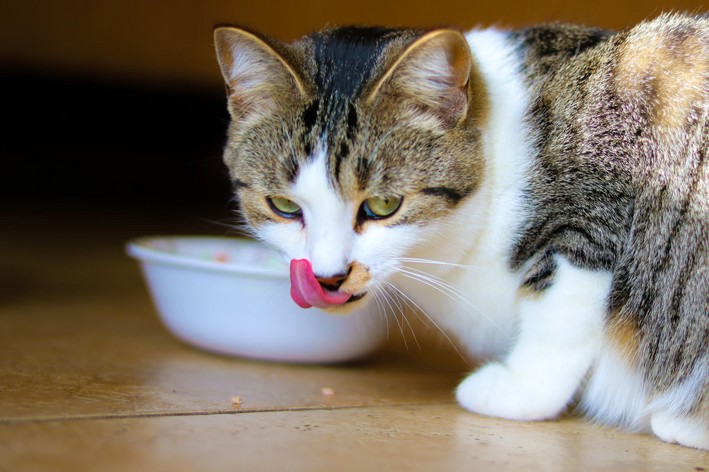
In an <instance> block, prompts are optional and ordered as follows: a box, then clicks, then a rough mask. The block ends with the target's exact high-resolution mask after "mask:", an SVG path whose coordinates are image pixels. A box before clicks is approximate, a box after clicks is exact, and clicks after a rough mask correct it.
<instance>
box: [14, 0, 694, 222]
mask: <svg viewBox="0 0 709 472" xmlns="http://www.w3.org/2000/svg"><path fill="white" fill-rule="evenodd" d="M700 5H701V3H700V2H698V1H687V0H677V1H672V2H671V1H660V0H630V1H624V2H621V1H619V0H595V1H592V2H578V1H576V2H574V1H563V0H546V1H537V2H519V1H501V0H494V1H493V0H486V1H477V2H476V1H473V0H466V1H463V0H430V1H429V2H427V3H418V4H414V3H413V2H412V1H411V0H406V1H404V0H394V1H386V0H356V1H347V2H340V1H338V0H328V1H325V0H311V1H300V2H295V1H293V0H270V1H269V0H201V1H190V0H171V1H155V0H0V88H2V90H3V91H4V94H3V102H2V106H0V119H1V120H2V121H3V123H4V125H3V135H2V136H3V139H1V140H0V159H2V165H3V170H2V171H1V172H0V207H7V208H19V211H21V212H23V213H24V214H27V215H28V220H29V219H31V215H33V214H35V213H36V212H37V211H40V210H41V211H45V212H47V211H49V212H52V213H58V212H60V211H61V212H63V211H66V209H67V208H70V209H71V208H81V209H82V213H83V212H86V214H87V215H91V218H94V219H95V218H99V217H103V218H105V217H106V215H107V212H108V210H107V208H108V207H109V206H111V207H113V208H116V211H117V212H118V213H121V214H123V215H126V214H132V213H134V212H143V213H145V212H151V213H152V214H156V215H163V217H164V215H166V214H167V213H166V212H170V215H178V216H179V215H187V214H192V215H216V216H215V219H219V218H221V215H223V214H227V215H230V214H231V211H232V210H231V209H230V208H229V201H230V200H231V195H232V194H231V189H230V182H229V178H228V176H227V175H226V170H225V168H224V165H223V164H222V160H221V154H222V148H223V145H224V139H225V130H226V127H227V124H228V121H229V117H228V115H227V113H226V106H225V99H224V88H223V85H222V83H221V77H220V73H219V69H218V67H217V63H216V60H215V57H214V51H213V45H212V27H213V25H215V24H218V23H236V24H241V25H244V26H248V27H251V28H254V29H258V30H260V31H262V32H264V33H266V34H269V35H272V36H275V37H277V38H281V39H284V40H290V39H294V38H296V37H298V36H300V35H302V34H304V33H307V32H310V31H312V30H315V29H318V28H321V27H323V26H325V25H335V24H351V23H363V24H386V25H399V26H405V25H410V26H442V25H449V26H457V27H460V28H464V29H467V28H470V27H472V26H475V25H493V24H497V25H500V26H505V27H508V26H509V27H514V26H524V25H529V24H532V23H536V22H542V21H554V20H560V21H575V22H583V23H588V24H595V25H598V26H603V27H607V28H614V29H620V28H624V27H626V26H628V25H631V24H634V23H636V22H639V21H641V20H642V19H644V18H649V17H653V16H655V15H657V14H658V13H660V12H662V11H668V10H676V11H694V12H699V11H701V10H700ZM26 208H32V210H31V211H26ZM86 208H89V210H85V209H86ZM2 211H6V210H3V208H0V214H2ZM173 217H174V216H170V217H168V219H171V218H173Z"/></svg>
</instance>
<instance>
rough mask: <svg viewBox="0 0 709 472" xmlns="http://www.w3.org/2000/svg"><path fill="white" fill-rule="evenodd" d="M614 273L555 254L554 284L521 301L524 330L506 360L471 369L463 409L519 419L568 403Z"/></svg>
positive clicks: (596, 334) (594, 348)
mask: <svg viewBox="0 0 709 472" xmlns="http://www.w3.org/2000/svg"><path fill="white" fill-rule="evenodd" d="M610 283H611V274H610V273H608V272H591V271H588V270H584V269H579V268H577V267H575V266H573V265H571V263H569V262H568V261H566V260H565V259H563V258H561V257H557V272H556V276H555V283H554V284H553V285H552V286H551V287H550V288H548V289H547V290H546V291H545V292H544V293H543V294H541V295H540V296H539V297H538V298H537V297H535V298H529V299H525V300H522V301H521V302H520V305H519V310H520V333H519V339H518V340H517V343H516V344H515V345H514V347H513V348H512V350H511V351H510V353H509V355H508V356H507V358H506V359H505V361H504V363H491V364H488V365H487V366H485V367H483V368H482V369H480V370H479V371H478V372H475V373H473V374H471V375H470V376H469V377H468V378H467V379H466V380H465V381H463V383H462V384H461V385H460V387H459V388H458V391H457V398H458V401H459V402H460V403H461V405H462V406H464V407H465V408H467V409H469V410H471V411H475V412H477V413H482V414H486V415H491V416H500V417H504V418H510V419H517V420H538V419H547V418H553V417H555V416H556V415H558V414H559V413H560V412H561V411H563V410H564V408H566V406H567V404H568V403H569V402H570V400H571V399H572V397H573V396H574V393H575V392H576V391H577V390H578V389H579V387H580V385H581V383H582V381H583V379H584V377H585V376H586V373H587V372H588V370H589V368H590V366H591V364H592V363H593V361H594V360H595V358H596V356H597V355H598V352H599V350H600V347H601V343H602V339H603V318H604V313H605V307H606V301H607V295H608V291H609V289H610Z"/></svg>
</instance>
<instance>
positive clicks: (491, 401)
mask: <svg viewBox="0 0 709 472" xmlns="http://www.w3.org/2000/svg"><path fill="white" fill-rule="evenodd" d="M456 397H457V399H458V402H459V403H460V404H461V406H463V408H465V409H467V410H470V411H473V412H475V413H479V414H482V415H488V416H497V417H500V418H508V419H513V420H543V419H549V418H553V417H555V416H557V415H558V414H559V413H560V412H561V410H563V409H564V407H566V403H567V401H568V398H566V397H563V398H559V395H557V394H556V393H555V392H553V386H552V385H545V384H544V379H533V378H532V379H530V378H525V377H524V376H520V375H516V373H515V372H513V371H512V370H510V369H509V368H508V367H507V366H506V365H504V364H500V363H492V364H488V365H486V366H485V367H483V368H482V369H480V370H478V371H477V372H474V373H473V374H471V375H469V376H468V377H467V378H466V379H465V380H463V382H462V383H461V384H460V385H459V386H458V389H457V391H456Z"/></svg>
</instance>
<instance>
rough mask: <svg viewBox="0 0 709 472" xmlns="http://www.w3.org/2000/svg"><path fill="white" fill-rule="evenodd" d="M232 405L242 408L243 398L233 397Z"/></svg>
mask: <svg viewBox="0 0 709 472" xmlns="http://www.w3.org/2000/svg"><path fill="white" fill-rule="evenodd" d="M231 404H232V406H241V397H239V396H233V397H231Z"/></svg>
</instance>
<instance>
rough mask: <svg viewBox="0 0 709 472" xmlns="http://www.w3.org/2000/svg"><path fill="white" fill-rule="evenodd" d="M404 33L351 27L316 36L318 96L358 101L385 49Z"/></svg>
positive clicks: (314, 36)
mask: <svg viewBox="0 0 709 472" xmlns="http://www.w3.org/2000/svg"><path fill="white" fill-rule="evenodd" d="M403 31H405V30H397V29H390V28H378V27H358V26H348V27H342V28H337V29H333V30H329V31H325V32H323V33H318V34H315V35H313V36H312V40H313V43H314V50H315V62H316V64H317V67H318V69H317V75H316V77H315V85H316V87H317V89H318V94H319V95H320V96H321V97H336V98H338V99H345V100H346V99H352V98H355V97H357V96H358V95H359V94H360V93H361V91H362V89H363V87H364V85H366V84H367V82H368V81H369V79H370V78H371V75H372V71H373V70H374V69H375V65H376V63H377V60H378V59H379V56H380V55H381V53H382V51H383V50H384V48H385V47H386V45H387V44H388V43H389V41H390V40H391V39H393V38H395V37H396V36H397V35H398V34H399V33H401V32H403Z"/></svg>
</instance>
